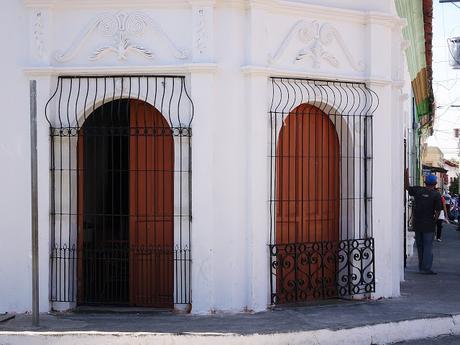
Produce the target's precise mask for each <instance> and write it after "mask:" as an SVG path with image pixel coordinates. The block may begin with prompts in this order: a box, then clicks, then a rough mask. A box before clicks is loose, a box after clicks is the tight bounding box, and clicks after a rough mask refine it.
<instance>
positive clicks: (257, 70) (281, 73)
mask: <svg viewBox="0 0 460 345" xmlns="http://www.w3.org/2000/svg"><path fill="white" fill-rule="evenodd" d="M241 72H242V73H243V74H244V75H246V76H266V77H279V78H311V79H318V80H328V81H338V82H340V81H343V82H358V83H369V85H371V84H372V85H374V86H382V87H384V86H389V85H393V84H395V85H399V84H400V81H399V80H392V79H387V78H384V77H382V76H375V75H374V76H369V75H366V76H356V75H351V74H348V75H347V74H337V73H333V74H331V73H329V74H327V73H324V72H311V71H309V72H308V74H305V72H303V71H299V70H291V69H280V68H274V67H267V66H257V65H246V66H242V67H241Z"/></svg>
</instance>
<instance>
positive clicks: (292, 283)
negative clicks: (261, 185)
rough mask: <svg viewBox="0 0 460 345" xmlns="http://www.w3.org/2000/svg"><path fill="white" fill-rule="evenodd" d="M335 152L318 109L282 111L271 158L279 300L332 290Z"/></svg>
mask: <svg viewBox="0 0 460 345" xmlns="http://www.w3.org/2000/svg"><path fill="white" fill-rule="evenodd" d="M339 157H340V155H339V142H338V136H337V133H336V130H335V127H334V124H333V123H332V122H331V120H330V119H329V117H328V116H327V115H326V114H325V113H324V112H322V111H321V110H320V109H318V108H317V107H314V106H312V105H308V104H302V105H300V106H298V107H297V108H296V109H294V110H293V111H292V112H291V114H290V115H288V116H287V118H286V119H285V121H284V124H283V126H282V128H281V130H280V134H279V141H278V144H277V160H276V197H277V207H276V244H277V245H281V246H279V248H280V252H279V258H278V259H279V262H281V265H280V266H279V267H278V269H277V294H278V296H279V297H280V299H279V302H280V303H284V302H294V301H306V300H312V299H320V298H325V297H333V296H331V295H334V294H336V291H335V289H336V283H335V281H336V272H337V261H336V254H337V246H338V240H339V207H340V204H339V198H340V195H339V193H340V189H339V188H340V183H339V181H340V172H339ZM285 245H286V246H285Z"/></svg>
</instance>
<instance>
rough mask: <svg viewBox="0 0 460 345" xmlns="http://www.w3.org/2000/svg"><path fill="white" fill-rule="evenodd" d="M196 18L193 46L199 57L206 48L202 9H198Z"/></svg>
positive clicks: (204, 21)
mask: <svg viewBox="0 0 460 345" xmlns="http://www.w3.org/2000/svg"><path fill="white" fill-rule="evenodd" d="M197 17H198V18H197V24H196V28H195V31H196V32H195V34H196V36H195V37H196V40H195V46H196V48H197V49H198V52H199V54H200V55H201V54H203V53H204V51H205V50H206V48H207V33H206V9H205V8H203V7H200V8H198V10H197Z"/></svg>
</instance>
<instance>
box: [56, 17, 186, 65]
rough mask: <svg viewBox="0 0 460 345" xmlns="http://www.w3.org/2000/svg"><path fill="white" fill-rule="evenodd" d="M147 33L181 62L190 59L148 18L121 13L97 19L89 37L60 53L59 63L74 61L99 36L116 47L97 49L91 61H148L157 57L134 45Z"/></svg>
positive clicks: (150, 51)
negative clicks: (136, 56) (157, 36)
mask: <svg viewBox="0 0 460 345" xmlns="http://www.w3.org/2000/svg"><path fill="white" fill-rule="evenodd" d="M147 29H151V30H154V31H155V32H156V33H158V34H160V36H161V37H162V38H163V39H164V40H165V41H166V43H167V44H168V46H169V47H170V49H171V51H172V53H173V55H174V56H175V57H176V58H178V59H186V58H187V57H188V54H187V52H186V51H184V50H181V49H178V48H177V47H176V46H175V44H174V43H173V42H172V40H171V39H170V38H169V37H168V35H167V34H166V33H165V32H164V31H163V30H162V29H161V27H160V26H159V25H158V24H157V23H156V22H155V21H154V20H153V19H152V18H151V17H149V16H148V15H146V14H144V13H140V12H132V13H127V12H117V13H115V14H104V15H101V16H99V17H97V18H95V19H94V20H93V21H92V22H91V23H90V24H89V25H88V28H87V29H86V30H85V33H84V34H83V35H82V36H81V37H80V38H78V39H77V40H76V41H75V43H74V44H73V45H72V46H71V47H70V48H69V49H68V50H67V51H65V52H58V53H57V54H56V56H55V59H56V60H57V61H59V62H66V61H70V60H72V59H73V58H75V56H77V55H78V52H79V51H80V49H81V48H82V47H83V46H84V45H85V43H86V41H87V40H88V39H89V38H90V37H91V36H92V35H93V34H94V33H95V32H97V33H98V34H99V35H100V36H102V37H110V38H111V39H112V42H113V43H112V44H109V45H103V46H101V47H99V48H98V49H96V50H95V51H94V52H93V53H92V54H91V56H90V57H89V60H92V61H94V60H98V59H100V58H102V57H103V56H104V55H107V54H111V53H112V54H115V55H116V56H117V58H118V59H119V60H126V59H127V58H128V54H129V53H131V52H133V53H137V54H139V55H141V56H142V57H144V58H146V59H153V58H154V57H155V55H154V53H153V51H152V50H150V49H149V48H146V47H143V46H141V45H138V44H136V43H134V40H133V38H135V37H141V36H143V35H144V34H145V33H146V31H147Z"/></svg>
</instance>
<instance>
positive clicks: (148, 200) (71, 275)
mask: <svg viewBox="0 0 460 345" xmlns="http://www.w3.org/2000/svg"><path fill="white" fill-rule="evenodd" d="M45 115H46V119H47V120H48V123H49V126H50V135H51V167H50V169H51V185H52V191H51V208H52V211H51V243H52V246H51V255H50V259H51V265H50V267H51V268H50V270H51V272H50V275H51V291H50V300H51V301H56V302H78V303H79V304H96V305H97V304H116V305H129V306H150V307H167V308H170V307H172V306H173V305H174V304H188V303H191V296H190V278H191V277H190V263H191V248H190V231H191V226H190V221H191V197H190V195H191V194H190V193H191V189H190V185H191V184H190V178H191V146H190V139H191V135H192V132H191V122H192V120H193V103H192V101H191V99H190V97H189V94H188V92H187V87H186V81H185V78H184V77H181V76H100V77H99V76H94V77H89V76H88V77H59V78H58V80H57V84H56V89H55V90H54V93H53V95H52V97H51V98H50V100H49V101H48V103H47V105H46V109H45Z"/></svg>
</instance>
